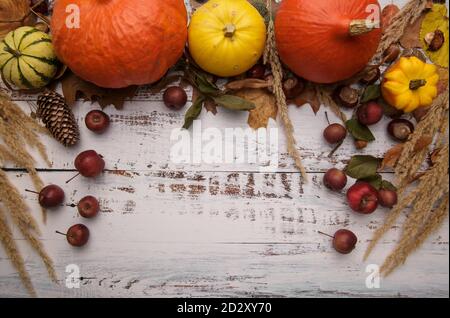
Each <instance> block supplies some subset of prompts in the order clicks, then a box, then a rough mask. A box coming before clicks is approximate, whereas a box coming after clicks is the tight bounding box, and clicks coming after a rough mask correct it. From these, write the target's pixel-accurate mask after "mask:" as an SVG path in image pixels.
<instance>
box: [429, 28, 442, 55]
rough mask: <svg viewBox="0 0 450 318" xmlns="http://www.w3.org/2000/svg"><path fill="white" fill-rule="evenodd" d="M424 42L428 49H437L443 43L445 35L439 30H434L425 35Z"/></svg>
mask: <svg viewBox="0 0 450 318" xmlns="http://www.w3.org/2000/svg"><path fill="white" fill-rule="evenodd" d="M424 40H425V43H426V44H427V45H428V50H429V51H431V52H436V51H439V49H440V48H441V47H442V46H443V45H444V42H445V36H444V33H443V32H442V31H441V30H436V31H434V32H430V33H428V34H427V35H425V39H424Z"/></svg>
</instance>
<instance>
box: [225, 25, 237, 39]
mask: <svg viewBox="0 0 450 318" xmlns="http://www.w3.org/2000/svg"><path fill="white" fill-rule="evenodd" d="M223 32H224V34H225V36H226V37H227V38H232V37H233V36H234V33H235V32H236V26H235V25H234V24H232V23H228V24H227V25H226V26H225V28H224V29H223Z"/></svg>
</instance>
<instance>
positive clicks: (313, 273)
mask: <svg viewBox="0 0 450 318" xmlns="http://www.w3.org/2000/svg"><path fill="white" fill-rule="evenodd" d="M390 2H391V1H390V0H386V1H384V0H383V1H381V3H382V4H383V5H385V4H387V3H390ZM405 2H406V0H402V1H395V3H398V4H399V5H403V4H404V3H405ZM14 99H15V100H17V101H18V103H19V104H20V105H21V107H23V109H25V110H27V111H29V106H28V102H34V101H35V100H36V96H33V95H29V96H23V95H21V96H18V95H14ZM93 108H99V107H98V105H91V104H90V103H81V102H80V103H78V104H77V105H76V106H75V107H74V112H75V115H76V118H77V120H78V122H79V124H80V128H81V143H80V144H79V145H78V146H77V147H76V148H73V149H64V148H63V147H62V146H60V145H59V144H58V143H57V142H55V141H54V140H52V139H51V138H49V137H44V141H45V144H46V145H47V147H48V152H49V156H50V159H51V160H52V162H53V166H52V167H51V168H48V167H46V166H45V164H44V162H43V161H42V160H40V159H38V163H37V165H38V167H39V168H40V169H41V176H42V178H43V179H44V180H45V182H46V183H55V184H60V185H64V188H65V191H66V195H67V198H66V203H68V204H70V203H76V202H77V201H78V200H79V199H81V198H82V197H83V196H85V195H88V194H90V195H95V196H97V197H98V198H99V199H100V202H101V209H102V211H101V214H100V216H99V217H98V218H97V219H94V220H86V219H83V218H81V217H80V216H79V215H78V214H77V211H76V209H75V208H72V207H62V208H60V209H57V210H54V211H49V218H48V223H47V225H45V226H44V225H41V227H42V230H43V235H42V240H43V242H44V244H45V246H46V248H47V249H48V251H49V253H50V254H51V255H52V257H53V259H54V260H55V265H56V270H57V273H58V276H59V279H60V284H59V285H55V284H52V283H50V282H49V280H48V279H47V277H46V273H45V269H44V267H43V265H42V264H41V263H40V260H39V257H38V256H37V255H35V253H34V252H33V251H32V250H31V249H30V248H29V247H28V246H27V245H26V243H25V242H24V240H23V239H22V237H21V236H20V234H19V233H18V232H15V233H14V234H15V237H16V239H17V242H18V244H19V246H20V248H21V251H23V255H24V257H25V259H26V265H27V268H28V269H29V271H30V273H31V276H32V277H33V282H34V284H35V286H36V290H37V292H38V294H39V296H40V297H230V296H235V297H259V296H269V297H448V296H449V282H448V276H449V249H448V242H449V231H448V220H447V221H446V223H445V225H444V226H443V227H442V228H441V229H440V230H439V231H438V232H437V233H435V234H434V235H432V237H431V238H430V239H429V240H427V242H426V243H425V245H424V246H423V248H422V249H420V251H418V252H416V253H414V254H413V255H412V256H411V257H410V258H409V259H408V261H407V263H406V264H405V265H404V266H403V267H401V268H400V269H399V270H397V271H396V272H394V273H393V274H392V276H390V277H388V278H386V279H382V281H381V288H380V289H368V288H367V287H366V285H365V280H366V277H367V276H368V273H366V266H367V265H368V264H372V263H373V264H380V263H381V262H382V260H383V259H384V257H386V256H387V254H388V253H389V252H390V251H391V250H392V248H393V247H394V246H395V242H396V240H397V238H398V235H399V234H400V233H399V232H400V228H399V225H400V224H399V223H398V224H396V225H395V226H394V228H393V229H392V230H391V231H390V233H389V234H388V235H387V236H386V237H384V238H383V240H382V241H381V243H380V245H379V246H378V247H377V248H376V250H375V252H374V254H373V255H372V256H371V257H370V259H369V260H368V262H367V263H365V262H363V261H362V255H363V253H364V251H365V248H366V246H367V244H368V242H369V240H370V239H371V236H372V233H373V231H374V230H375V229H376V228H378V227H379V226H380V225H381V224H382V223H383V219H384V217H385V216H386V214H388V213H389V211H388V210H385V209H379V210H378V211H376V212H375V213H374V214H373V215H370V216H362V215H358V214H356V213H353V212H351V211H350V209H349V208H348V206H347V204H346V201H345V195H344V192H345V191H343V193H333V192H330V191H328V190H327V189H325V188H324V187H323V186H322V182H321V179H322V177H323V172H324V171H326V170H327V169H328V168H330V167H332V166H337V167H340V168H342V167H343V166H344V165H345V163H346V161H347V160H348V159H349V158H350V156H351V155H352V154H355V153H357V151H356V149H355V148H354V146H353V145H352V141H351V138H348V140H347V141H346V142H345V144H344V145H343V146H342V147H341V148H340V149H339V150H338V151H337V153H336V155H335V156H333V158H328V153H329V152H330V151H331V148H330V146H329V145H327V144H325V143H324V141H323V138H322V136H321V134H322V130H323V128H324V127H325V126H326V119H325V114H324V112H325V111H326V109H322V110H321V111H320V112H319V113H318V114H317V116H315V115H314V114H313V113H312V111H311V110H310V108H308V107H306V106H305V107H303V108H300V109H298V108H296V107H295V106H292V107H291V109H290V114H291V117H292V120H293V122H294V125H295V128H296V132H295V134H296V138H297V139H298V141H299V145H298V146H299V147H300V149H301V151H302V154H303V156H304V163H305V165H306V167H307V169H308V175H309V177H310V182H309V183H307V184H303V185H302V183H301V180H300V175H299V173H298V171H296V169H295V168H294V166H293V163H292V160H291V159H290V158H289V157H288V155H287V153H286V149H285V148H286V147H285V142H284V137H283V134H282V132H281V131H280V134H279V135H280V136H279V144H280V164H279V167H278V169H277V171H276V172H272V173H262V172H260V167H259V166H258V165H256V164H220V165H218V164H214V165H213V164H205V163H201V164H183V165H177V164H174V163H173V162H171V161H170V157H169V154H170V147H171V145H172V143H171V142H170V138H169V137H170V134H171V132H172V130H173V129H175V128H179V127H181V126H182V123H183V116H184V113H183V111H181V112H172V111H170V110H168V109H166V108H165V106H164V105H163V103H162V101H161V95H160V94H157V95H151V94H149V93H148V89H146V88H142V89H141V90H140V91H139V93H138V94H137V96H136V97H135V98H133V100H132V101H131V100H130V101H128V102H127V103H126V105H125V109H124V110H123V111H117V110H115V109H114V108H112V107H108V108H107V109H106V112H107V113H108V114H109V115H110V116H111V119H112V125H111V129H110V130H109V131H108V132H107V133H106V134H105V135H103V136H97V135H94V134H92V133H91V132H89V131H88V130H87V129H86V128H85V126H84V116H85V115H86V114H87V112H88V111H90V110H91V109H93ZM328 113H329V115H330V118H331V119H332V121H337V119H336V118H335V117H333V115H332V114H331V112H328ZM247 116H248V115H247V114H246V113H235V112H230V111H227V110H224V109H219V114H217V115H216V116H214V115H212V114H211V113H206V112H205V111H204V112H203V113H202V115H201V122H202V127H203V128H208V127H215V128H219V130H220V131H223V130H224V129H225V128H233V127H242V128H246V127H247V125H246V121H247ZM386 124H387V120H386V119H385V120H383V121H382V122H381V123H379V124H377V125H375V126H374V127H373V132H374V134H375V135H376V137H377V140H376V141H375V142H374V143H372V144H370V146H369V147H368V148H367V149H365V150H364V151H363V152H362V153H365V154H372V155H376V156H382V155H383V153H384V151H385V150H386V149H388V148H389V147H390V146H392V145H393V142H392V141H391V140H390V139H389V138H388V136H387V134H386V131H385V129H386ZM269 125H270V127H277V123H276V122H275V121H271V122H270V123H269ZM280 128H281V127H280ZM86 149H96V150H98V151H99V152H100V153H102V154H103V155H104V156H105V160H106V162H107V168H108V171H107V172H105V173H104V174H103V175H102V176H101V177H100V178H97V179H95V180H88V179H84V178H78V179H75V180H74V181H73V182H71V183H69V184H68V185H65V184H64V181H65V180H67V179H69V177H70V176H72V175H73V169H74V167H73V160H74V158H75V156H76V154H78V153H79V152H80V151H82V150H86ZM36 158H37V156H36ZM5 168H6V169H7V170H8V175H9V176H10V177H11V179H12V180H13V181H14V183H15V184H16V185H17V186H18V187H19V188H20V189H25V188H28V187H31V183H30V180H29V178H28V176H27V174H26V173H24V172H23V171H22V170H21V167H14V166H7V167H5ZM384 177H385V178H387V179H391V178H392V175H391V174H389V173H388V174H384ZM350 184H351V181H350V182H349V185H350ZM22 193H23V195H24V197H25V198H26V200H27V202H28V203H29V205H30V206H31V207H32V208H33V211H35V215H36V217H37V218H38V219H39V216H40V213H39V208H38V204H37V198H36V197H35V196H33V195H30V194H29V193H26V192H22ZM76 223H83V224H86V225H87V226H88V227H89V228H90V230H91V240H90V242H89V244H88V245H87V246H86V247H85V248H82V249H76V248H72V247H70V246H69V245H68V244H67V243H66V241H65V238H64V237H62V236H60V235H57V234H55V233H54V231H55V230H61V231H65V230H66V229H67V228H68V227H69V226H71V225H73V224H76ZM340 228H347V229H350V230H352V231H354V232H355V233H356V234H357V235H358V238H359V241H358V245H357V248H356V250H355V251H354V253H352V254H350V255H345V256H344V255H340V254H337V253H336V252H335V251H334V250H333V248H332V246H331V242H330V241H329V239H328V238H327V237H325V236H322V235H319V234H318V233H317V231H319V230H320V231H323V232H327V233H330V234H333V233H334V232H335V231H336V230H338V229H340ZM69 264H77V265H78V266H80V269H81V273H80V274H81V276H82V277H84V278H85V279H83V280H82V281H81V288H79V289H68V288H67V287H66V286H65V278H66V275H67V273H66V272H65V269H66V266H67V265H69ZM27 296H28V295H27V294H26V291H25V290H24V289H23V287H22V285H21V283H20V280H19V278H18V275H17V274H16V272H15V270H14V269H13V268H12V266H11V264H10V261H9V259H7V258H6V256H5V253H4V251H3V250H0V297H27Z"/></svg>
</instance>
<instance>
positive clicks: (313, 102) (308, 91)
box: [289, 86, 320, 114]
mask: <svg viewBox="0 0 450 318" xmlns="http://www.w3.org/2000/svg"><path fill="white" fill-rule="evenodd" d="M289 102H290V103H293V104H294V105H296V106H297V107H302V106H303V105H305V104H309V105H310V106H311V108H312V110H313V112H314V114H317V112H318V111H319V110H320V101H319V98H318V96H317V92H316V90H315V89H314V87H312V86H307V87H306V88H305V90H304V91H303V92H302V93H301V94H300V95H298V96H297V97H296V98H294V99H293V100H290V101H289Z"/></svg>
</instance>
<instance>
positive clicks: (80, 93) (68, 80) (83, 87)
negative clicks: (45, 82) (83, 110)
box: [61, 72, 138, 109]
mask: <svg viewBox="0 0 450 318" xmlns="http://www.w3.org/2000/svg"><path fill="white" fill-rule="evenodd" d="M61 84H62V90H63V95H64V97H65V99H66V102H67V104H68V105H69V106H73V104H75V101H76V99H77V97H81V98H83V99H84V100H88V101H92V102H98V103H99V105H100V106H101V107H102V108H105V107H106V106H108V105H114V107H116V109H122V108H123V105H124V104H125V100H126V99H127V98H131V97H133V96H134V95H135V93H136V91H137V88H138V87H137V86H129V87H126V88H121V89H108V88H102V87H98V86H97V85H95V84H92V83H89V82H86V81H84V80H82V79H81V78H79V77H78V76H76V75H75V74H73V73H72V72H67V74H65V76H64V77H63V78H62V80H61Z"/></svg>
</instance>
